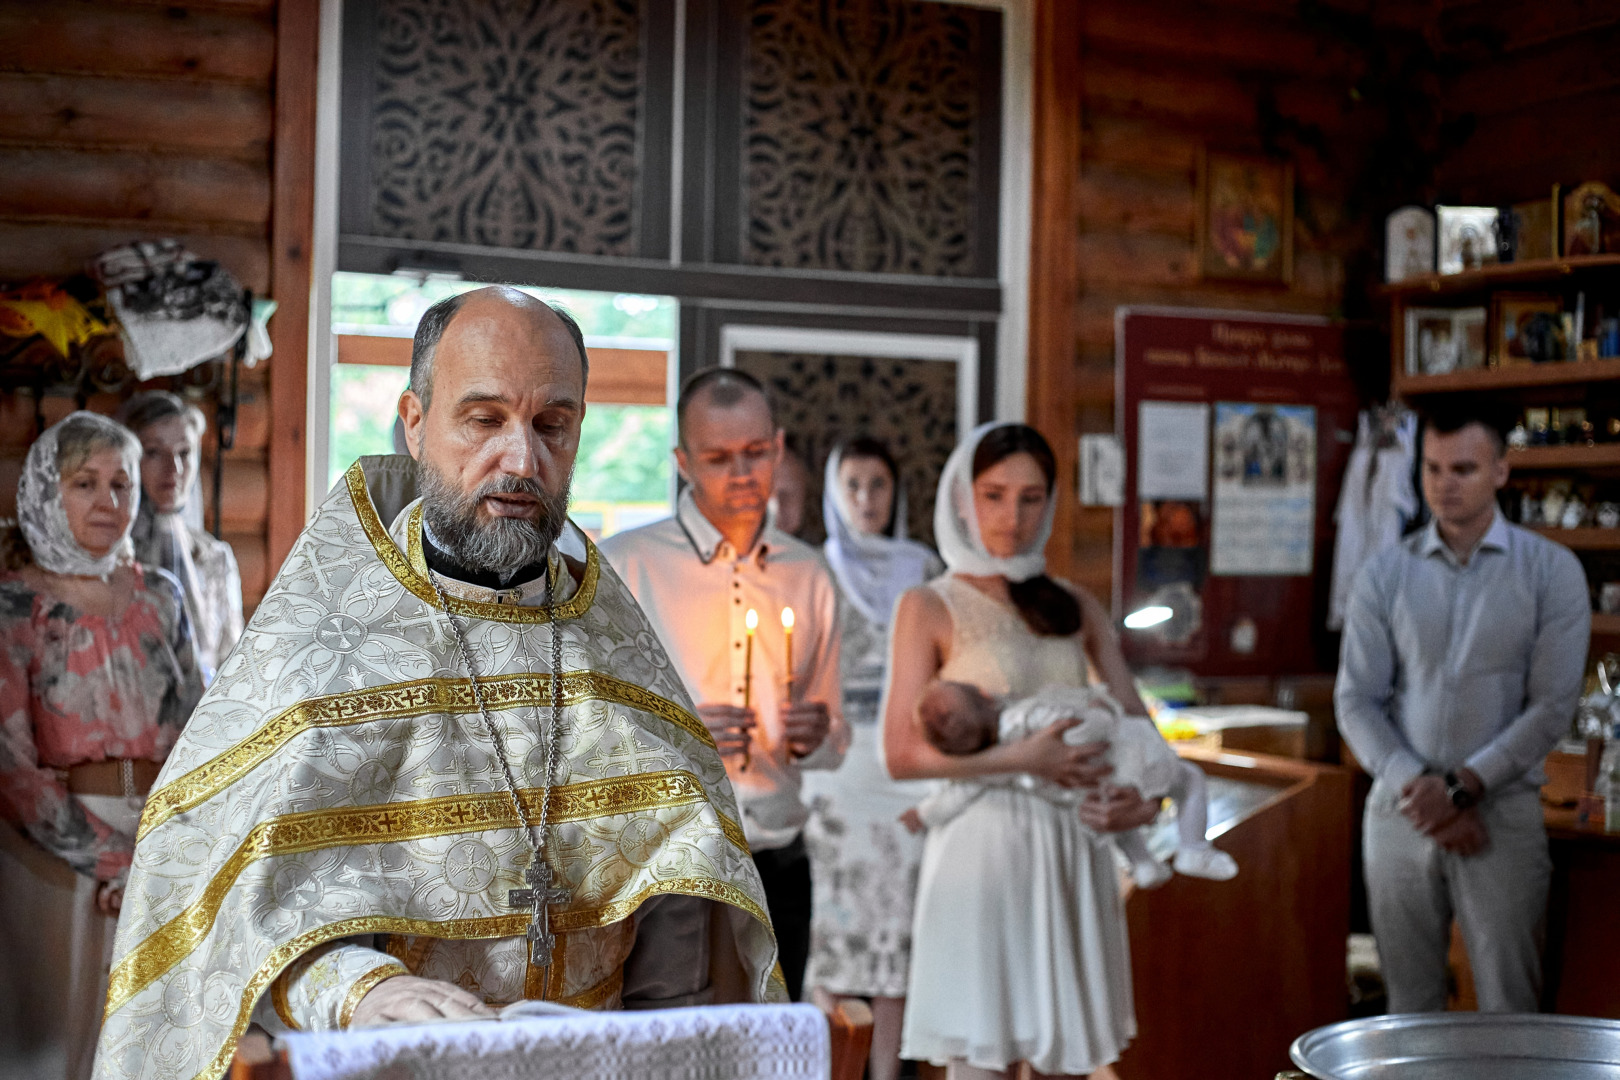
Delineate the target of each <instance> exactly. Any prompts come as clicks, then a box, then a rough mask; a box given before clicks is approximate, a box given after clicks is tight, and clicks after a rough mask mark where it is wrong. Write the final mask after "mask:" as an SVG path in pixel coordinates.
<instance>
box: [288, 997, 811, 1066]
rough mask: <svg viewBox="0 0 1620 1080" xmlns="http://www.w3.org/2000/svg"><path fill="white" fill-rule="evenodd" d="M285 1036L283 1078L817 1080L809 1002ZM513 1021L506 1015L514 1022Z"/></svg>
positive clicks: (525, 1006)
mask: <svg viewBox="0 0 1620 1080" xmlns="http://www.w3.org/2000/svg"><path fill="white" fill-rule="evenodd" d="M532 1004H533V1003H523V1004H522V1005H520V1006H514V1007H513V1009H512V1010H509V1011H508V1013H507V1016H508V1017H509V1018H508V1019H505V1020H500V1021H493V1020H473V1021H458V1022H450V1023H439V1024H416V1025H409V1026H406V1025H399V1026H388V1027H376V1028H363V1029H361V1030H358V1031H326V1032H294V1033H292V1034H289V1035H285V1036H283V1037H282V1041H283V1044H284V1045H285V1046H286V1048H287V1057H288V1063H289V1064H290V1065H291V1067H292V1075H293V1077H294V1080H394V1078H404V1077H409V1078H410V1080H575V1078H578V1080H598V1078H601V1080H614V1078H624V1080H630V1078H634V1080H766V1078H770V1080H795V1078H801V1077H802V1078H803V1080H823V1078H824V1077H826V1076H827V1075H828V1072H829V1070H830V1069H831V1066H832V1056H831V1047H830V1043H829V1041H828V1032H827V1019H826V1017H825V1016H823V1015H822V1013H821V1010H820V1009H818V1008H816V1007H815V1006H813V1005H711V1006H707V1007H703V1008H694V1009H655V1010H649V1011H647V1012H606V1013H597V1012H582V1011H581V1012H571V1013H569V1014H566V1015H544V1016H533V1015H529V1016H523V1015H521V1013H522V1012H523V1011H528V1010H529V1007H530V1006H532ZM514 1014H516V1015H514Z"/></svg>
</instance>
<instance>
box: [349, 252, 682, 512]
mask: <svg viewBox="0 0 1620 1080" xmlns="http://www.w3.org/2000/svg"><path fill="white" fill-rule="evenodd" d="M478 287H479V283H478V282H468V281H461V280H454V281H446V280H438V279H434V278H431V277H430V278H427V279H425V280H424V279H422V278H418V277H403V276H383V275H376V274H351V273H339V274H335V275H333V279H332V329H333V333H334V334H335V335H336V337H337V341H338V347H337V363H336V364H334V365H333V366H332V392H331V415H330V425H331V426H330V428H329V429H328V430H329V432H330V435H329V439H328V446H329V450H328V460H327V478H328V483H329V484H336V483H337V482H338V481H339V480H340V479H341V478H342V476H343V471H344V470H345V469H347V468H348V467H349V465H350V464H351V463H352V462H353V461H354V460H355V458H358V457H361V456H362V455H365V454H390V453H393V452H394V421H395V417H396V416H397V415H398V412H397V410H398V402H399V395H400V394H401V393H403V392H404V390H405V387H406V384H407V383H408V381H409V378H410V359H411V335H412V334H413V333H414V332H415V329H416V324H417V322H418V320H420V319H421V317H422V313H423V312H424V311H426V310H427V309H428V307H429V306H431V305H432V304H433V303H435V302H436V301H438V300H441V299H443V298H444V297H446V296H452V295H454V294H456V293H460V292H465V291H467V290H469V289H475V288H478ZM526 291H528V292H532V293H533V294H534V295H536V296H539V297H542V298H543V299H545V300H547V301H549V302H551V303H554V304H557V305H559V306H561V307H565V308H567V309H568V310H569V311H570V312H571V313H572V314H573V316H574V317H575V318H576V319H578V320H579V324H580V328H581V329H582V330H584V331H585V344H586V347H587V349H588V350H589V352H590V356H591V378H590V382H589V385H588V387H587V391H586V400H587V403H588V406H589V407H588V408H587V409H586V412H585V423H584V426H583V429H582V430H581V432H580V444H579V457H578V459H577V461H576V464H575V467H574V485H573V498H572V500H571V503H570V507H569V512H570V514H571V515H572V516H573V518H574V520H575V522H576V523H577V524H578V525H579V526H580V527H581V528H582V529H584V530H585V531H586V532H588V533H589V534H591V535H592V536H593V537H595V538H598V539H600V538H602V537H604V536H611V535H612V534H613V533H615V532H619V531H621V530H623V529H628V528H634V527H635V526H637V525H641V524H644V523H646V522H648V521H653V520H656V519H658V518H661V517H666V516H668V514H669V496H670V491H671V490H672V488H671V483H672V480H673V469H674V463H673V460H672V458H671V455H670V447H672V446H673V445H674V423H673V416H672V410H671V408H670V406H669V404H668V403H667V402H666V400H665V399H666V386H667V378H668V374H667V373H668V370H669V356H670V349H671V342H672V340H673V338H674V336H675V326H676V319H677V315H678V312H677V308H676V304H675V300H674V299H673V298H672V297H667V296H640V295H636V294H631V293H600V292H579V291H572V290H564V289H529V290H526Z"/></svg>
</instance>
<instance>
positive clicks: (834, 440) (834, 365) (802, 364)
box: [736, 350, 957, 544]
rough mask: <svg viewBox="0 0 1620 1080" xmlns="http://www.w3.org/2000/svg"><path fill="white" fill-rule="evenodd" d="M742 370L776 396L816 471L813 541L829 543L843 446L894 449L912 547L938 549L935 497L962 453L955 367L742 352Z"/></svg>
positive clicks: (786, 425) (810, 521)
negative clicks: (836, 458) (824, 504)
mask: <svg viewBox="0 0 1620 1080" xmlns="http://www.w3.org/2000/svg"><path fill="white" fill-rule="evenodd" d="M736 365H737V366H738V367H740V368H742V369H744V370H746V371H747V372H749V373H750V374H752V375H754V376H755V377H756V378H758V379H759V380H760V381H761V382H763V383H764V384H765V386H766V387H767V388H768V389H769V390H770V393H771V398H772V401H773V403H774V404H775V407H776V419H777V422H778V423H779V424H781V425H782V428H783V430H785V431H786V432H788V434H790V435H792V436H794V440H795V442H797V444H798V445H799V447H800V448H801V449H802V451H803V452H804V454H805V458H806V463H807V464H808V465H809V466H810V490H809V494H808V495H807V497H806V501H805V509H806V511H807V522H806V525H807V527H806V529H805V535H806V538H807V539H809V540H811V541H813V542H814V543H820V542H821V541H822V540H824V539H826V530H825V528H824V527H823V524H822V520H821V488H822V474H823V472H824V470H825V469H826V467H827V455H828V454H830V453H832V450H833V447H835V446H837V445H838V444H839V443H840V442H842V441H844V440H846V439H851V438H854V437H856V436H858V435H869V436H871V437H873V438H875V439H879V440H881V441H883V442H884V443H887V444H888V447H889V452H890V453H892V454H893V455H894V458H895V461H896V462H897V463H898V464H899V466H900V472H901V479H902V480H903V481H904V483H905V485H906V496H907V503H908V513H907V517H906V524H907V526H908V528H909V529H910V531H911V536H912V538H913V539H916V540H921V541H923V542H924V543H926V544H932V543H933V542H934V492H935V490H936V489H937V488H938V487H939V474H940V473H941V472H942V471H944V468H945V459H946V458H947V457H949V456H950V453H951V448H952V447H953V446H955V445H956V376H957V366H956V365H955V364H954V363H952V362H950V361H948V360H905V359H893V358H887V357H870V356H845V355H832V354H812V353H778V352H756V351H747V350H739V351H738V352H737V353H736Z"/></svg>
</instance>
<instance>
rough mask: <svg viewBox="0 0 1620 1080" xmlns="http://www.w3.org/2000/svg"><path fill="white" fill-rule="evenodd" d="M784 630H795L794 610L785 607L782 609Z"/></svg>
mask: <svg viewBox="0 0 1620 1080" xmlns="http://www.w3.org/2000/svg"><path fill="white" fill-rule="evenodd" d="M782 629H784V630H792V629H793V609H792V608H790V607H785V608H783V609H782Z"/></svg>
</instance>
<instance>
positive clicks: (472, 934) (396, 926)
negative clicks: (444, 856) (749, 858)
mask: <svg viewBox="0 0 1620 1080" xmlns="http://www.w3.org/2000/svg"><path fill="white" fill-rule="evenodd" d="M672 893H679V894H682V895H686V896H701V897H704V898H705V899H710V900H718V901H719V902H721V903H724V904H729V905H731V906H732V907H735V908H740V909H741V910H742V911H744V912H746V913H748V914H749V915H751V916H753V917H754V918H755V919H758V920H759V921H760V922H761V923H762V924H763V925H764V926H765V927H766V928H767V929H768V928H769V927H770V925H771V920H770V918H769V916H767V915H766V914H765V911H764V909H763V908H761V907H760V906H759V905H758V904H756V903H754V901H753V900H751V899H750V898H749V897H748V894H747V893H744V892H743V891H742V890H741V889H739V888H737V887H736V886H734V885H728V884H726V883H725V882H722V881H711V880H710V879H708V878H676V879H674V880H672V881H660V882H655V883H654V884H652V885H650V886H648V887H647V888H645V889H643V890H642V891H641V892H639V893H637V894H636V896H635V897H634V899H633V900H632V901H630V902H629V903H630V908H629V910H630V911H634V910H635V909H636V908H637V907H640V906H641V905H642V904H644V903H646V902H647V901H648V900H650V899H651V898H652V897H654V896H667V895H670V894H672ZM617 906H618V905H609V907H610V908H612V907H617ZM602 910H604V911H606V910H608V909H606V908H604V909H602ZM624 917H625V916H624V915H618V916H616V917H615V918H611V919H602V920H600V921H599V922H597V923H595V924H594V925H597V926H606V925H607V924H608V923H611V922H617V921H618V919H621V918H624ZM528 927H529V916H528V915H526V914H525V915H495V916H491V917H489V918H482V919H454V920H450V921H448V922H431V921H429V920H426V919H405V918H398V917H395V916H392V915H366V916H361V917H360V918H355V919H345V920H344V921H342V922H338V923H332V924H330V925H328V926H319V927H316V928H315V929H313V930H308V931H305V932H304V933H302V934H300V935H298V936H297V937H295V938H293V939H292V940H291V941H288V942H285V943H284V944H282V945H280V946H278V947H276V948H275V949H272V950H271V951H270V954H269V955H268V956H266V957H265V959H264V962H263V963H261V964H260V965H259V967H258V970H256V971H255V972H254V973H253V975H252V977H251V978H249V979H248V980H247V982H246V984H244V986H243V989H242V999H241V1005H240V1007H239V1008H238V1009H237V1013H236V1022H235V1023H234V1024H232V1025H231V1034H230V1036H229V1037H228V1038H227V1039H226V1040H225V1045H224V1046H222V1047H220V1049H219V1052H218V1053H216V1054H215V1055H214V1060H213V1061H212V1062H210V1063H209V1064H208V1065H207V1066H206V1067H205V1068H204V1069H203V1071H202V1072H200V1073H198V1074H197V1075H196V1076H195V1077H194V1078H193V1080H220V1077H222V1076H224V1075H225V1070H226V1069H227V1068H229V1067H230V1063H231V1058H232V1056H234V1055H235V1053H236V1043H237V1040H239V1039H240V1038H241V1037H242V1033H243V1032H244V1031H246V1030H247V1027H248V1024H249V1023H251V1022H252V1019H253V1007H254V1006H255V1005H256V1004H257V1003H258V1000H259V995H260V994H262V993H264V988H265V987H266V986H267V985H268V984H269V983H271V982H272V981H274V980H275V978H276V976H277V975H279V974H281V971H282V969H283V968H285V967H286V966H287V965H288V964H290V963H292V962H293V961H294V960H296V959H298V958H299V957H300V956H302V955H303V954H304V953H305V952H307V951H308V950H310V949H313V948H315V947H317V946H320V945H324V944H326V943H327V942H328V941H335V940H337V939H338V938H343V937H352V936H354V935H357V934H403V935H409V936H416V937H436V938H444V939H447V940H451V941H472V940H485V939H489V938H504V937H522V936H523V935H524V933H526V932H527V930H528ZM780 968H781V965H780V964H778V965H777V970H780ZM772 978H773V979H774V973H773V975H772ZM111 1013H112V1010H111V1009H109V1010H108V1014H109V1015H111Z"/></svg>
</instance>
